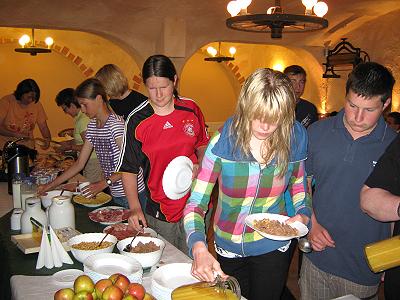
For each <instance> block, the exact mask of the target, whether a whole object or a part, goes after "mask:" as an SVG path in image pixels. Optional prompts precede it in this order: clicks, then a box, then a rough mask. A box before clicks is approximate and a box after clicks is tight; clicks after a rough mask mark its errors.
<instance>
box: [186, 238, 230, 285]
mask: <svg viewBox="0 0 400 300" xmlns="http://www.w3.org/2000/svg"><path fill="white" fill-rule="evenodd" d="M192 251H193V258H194V260H193V263H192V275H193V276H194V277H196V278H197V279H199V280H200V281H208V282H213V281H214V280H215V277H216V275H220V276H221V277H222V279H226V278H228V275H226V274H225V273H224V272H223V271H222V269H221V267H220V265H219V262H218V261H217V260H216V259H215V258H214V256H212V255H211V253H210V252H208V249H207V246H206V245H205V244H204V243H203V242H196V243H195V244H194V245H193V249H192Z"/></svg>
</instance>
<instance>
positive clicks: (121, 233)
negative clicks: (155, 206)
mask: <svg viewBox="0 0 400 300" xmlns="http://www.w3.org/2000/svg"><path fill="white" fill-rule="evenodd" d="M103 232H104V233H112V235H113V236H115V237H116V238H117V239H118V240H119V241H120V240H123V239H126V238H128V237H133V236H135V235H136V234H137V231H136V230H135V229H133V228H132V227H131V226H129V224H124V223H118V224H113V225H110V226H108V227H106V228H105V229H104V231H103ZM139 236H151V234H150V233H149V232H142V233H139Z"/></svg>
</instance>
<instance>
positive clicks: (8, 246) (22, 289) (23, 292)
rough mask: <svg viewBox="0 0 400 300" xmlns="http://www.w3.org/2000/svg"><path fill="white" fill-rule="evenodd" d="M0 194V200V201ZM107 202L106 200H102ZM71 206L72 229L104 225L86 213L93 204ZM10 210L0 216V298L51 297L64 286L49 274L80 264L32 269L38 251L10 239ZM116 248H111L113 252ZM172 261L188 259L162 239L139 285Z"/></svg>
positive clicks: (146, 283) (96, 229)
mask: <svg viewBox="0 0 400 300" xmlns="http://www.w3.org/2000/svg"><path fill="white" fill-rule="evenodd" d="M1 198H2V197H1V196H0V201H1ZM107 205H110V203H108V204H106V206H107ZM74 206H75V220H76V229H77V230H79V231H80V232H82V233H86V232H102V231H103V229H104V227H105V226H104V225H101V224H99V223H95V222H92V221H91V220H90V219H89V218H88V213H89V212H90V211H92V210H93V208H87V207H84V206H81V205H77V204H74ZM10 217H11V211H10V212H8V213H7V214H5V215H4V216H3V217H1V218H0V261H1V265H2V268H1V269H2V272H1V275H0V299H35V300H40V299H52V298H53V295H54V292H55V291H57V290H58V289H60V288H63V287H65V286H59V285H58V284H57V283H56V282H53V281H52V278H51V275H52V274H54V273H56V272H58V271H60V270H64V269H80V270H83V265H82V264H81V263H80V262H78V261H76V260H75V259H74V257H73V256H72V254H70V252H69V254H70V256H71V258H72V259H73V261H74V264H73V265H68V264H64V265H63V266H62V267H61V268H52V269H46V268H45V267H44V268H42V269H39V270H36V261H37V257H38V254H37V253H32V254H24V253H23V252H22V251H21V250H19V249H18V248H17V246H16V245H15V244H13V243H12V242H11V235H13V234H18V232H12V231H11V230H10ZM117 251H118V250H117V249H116V247H115V249H114V252H117ZM172 262H191V259H190V258H189V257H188V256H186V255H185V254H184V253H182V252H181V251H180V250H178V249H177V248H175V247H174V246H173V245H171V244H170V243H168V242H166V247H165V249H164V252H163V255H162V257H161V260H160V262H159V263H158V265H157V266H155V267H153V268H152V269H151V270H149V271H147V272H144V274H143V285H144V286H145V288H146V290H149V291H150V277H151V274H152V272H153V271H154V270H155V269H156V268H157V267H158V266H161V265H163V264H168V263H172Z"/></svg>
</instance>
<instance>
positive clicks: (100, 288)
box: [94, 278, 113, 299]
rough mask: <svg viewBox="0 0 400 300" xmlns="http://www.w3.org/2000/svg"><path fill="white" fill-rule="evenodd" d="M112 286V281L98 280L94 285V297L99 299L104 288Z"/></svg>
mask: <svg viewBox="0 0 400 300" xmlns="http://www.w3.org/2000/svg"><path fill="white" fill-rule="evenodd" d="M111 285H113V283H112V281H111V280H110V279H108V278H107V279H100V280H99V281H97V282H96V284H95V285H94V290H95V292H96V295H97V297H98V298H100V299H101V297H102V295H103V292H104V290H105V289H106V288H108V287H109V286H111Z"/></svg>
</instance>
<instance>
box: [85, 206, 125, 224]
mask: <svg viewBox="0 0 400 300" xmlns="http://www.w3.org/2000/svg"><path fill="white" fill-rule="evenodd" d="M106 209H111V210H128V209H127V208H124V207H121V206H105V207H100V208H98V209H95V210H93V211H91V212H90V213H89V214H88V215H89V219H90V220H92V221H93V222H96V223H100V224H103V225H113V224H117V223H121V222H124V221H126V220H128V219H127V218H126V219H124V218H122V220H116V221H112V222H111V221H110V222H105V221H97V220H95V219H93V217H92V216H91V213H97V212H98V211H101V210H106Z"/></svg>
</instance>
